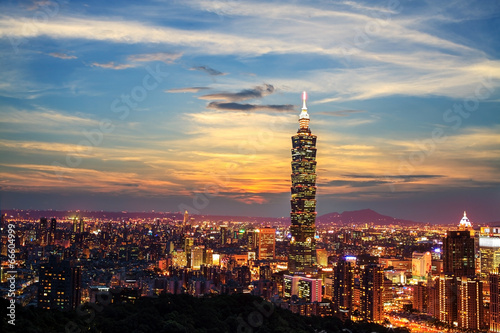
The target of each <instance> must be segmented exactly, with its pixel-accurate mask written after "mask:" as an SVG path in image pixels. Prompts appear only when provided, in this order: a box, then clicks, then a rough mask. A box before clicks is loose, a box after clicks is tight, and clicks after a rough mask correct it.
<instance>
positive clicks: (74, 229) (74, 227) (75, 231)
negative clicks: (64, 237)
mask: <svg viewBox="0 0 500 333" xmlns="http://www.w3.org/2000/svg"><path fill="white" fill-rule="evenodd" d="M77 232H78V219H77V218H76V217H74V218H73V233H74V234H76V233H77Z"/></svg>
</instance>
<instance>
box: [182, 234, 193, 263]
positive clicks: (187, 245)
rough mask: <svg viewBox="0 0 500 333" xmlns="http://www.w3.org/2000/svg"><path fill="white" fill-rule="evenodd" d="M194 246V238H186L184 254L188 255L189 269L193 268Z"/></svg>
mask: <svg viewBox="0 0 500 333" xmlns="http://www.w3.org/2000/svg"><path fill="white" fill-rule="evenodd" d="M193 244H194V238H192V237H186V238H184V248H183V250H184V253H186V260H187V267H191V248H192V247H193Z"/></svg>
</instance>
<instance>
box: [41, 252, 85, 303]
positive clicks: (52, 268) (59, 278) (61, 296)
mask: <svg viewBox="0 0 500 333" xmlns="http://www.w3.org/2000/svg"><path fill="white" fill-rule="evenodd" d="M81 274H82V273H81V268H80V267H78V266H75V265H73V264H72V263H71V262H70V261H68V260H63V261H61V260H60V258H58V257H55V256H51V257H50V258H49V262H48V263H45V264H42V265H41V266H40V270H39V283H40V284H39V286H38V307H40V308H42V309H59V310H74V309H76V307H77V306H78V305H79V304H80V301H81Z"/></svg>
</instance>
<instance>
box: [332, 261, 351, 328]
mask: <svg viewBox="0 0 500 333" xmlns="http://www.w3.org/2000/svg"><path fill="white" fill-rule="evenodd" d="M354 267H355V264H354V263H353V262H352V261H347V260H345V259H342V260H340V261H339V262H338V263H337V265H336V266H335V267H334V269H333V281H332V294H333V295H332V296H333V297H332V298H333V314H334V316H336V317H338V318H340V319H341V320H342V321H345V320H347V319H351V314H352V311H353V306H352V300H353V290H354Z"/></svg>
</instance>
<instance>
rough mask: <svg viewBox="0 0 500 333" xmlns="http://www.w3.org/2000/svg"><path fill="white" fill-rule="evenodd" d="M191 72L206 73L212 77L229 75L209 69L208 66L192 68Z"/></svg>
mask: <svg viewBox="0 0 500 333" xmlns="http://www.w3.org/2000/svg"><path fill="white" fill-rule="evenodd" d="M190 70H192V71H201V72H205V73H207V74H208V75H211V76H220V75H227V73H223V72H221V71H218V70H216V69H213V68H211V67H208V66H195V67H191V68H190Z"/></svg>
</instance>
